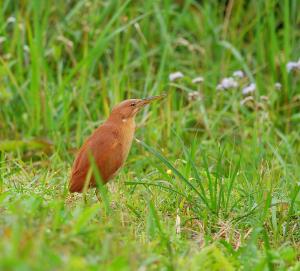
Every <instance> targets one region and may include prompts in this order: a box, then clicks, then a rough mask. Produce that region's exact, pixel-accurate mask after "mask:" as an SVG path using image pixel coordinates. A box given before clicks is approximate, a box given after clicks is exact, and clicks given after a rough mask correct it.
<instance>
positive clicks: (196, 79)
mask: <svg viewBox="0 0 300 271" xmlns="http://www.w3.org/2000/svg"><path fill="white" fill-rule="evenodd" d="M203 81H204V78H203V77H202V76H198V77H196V78H194V79H193V80H192V83H194V84H197V83H202V82H203Z"/></svg>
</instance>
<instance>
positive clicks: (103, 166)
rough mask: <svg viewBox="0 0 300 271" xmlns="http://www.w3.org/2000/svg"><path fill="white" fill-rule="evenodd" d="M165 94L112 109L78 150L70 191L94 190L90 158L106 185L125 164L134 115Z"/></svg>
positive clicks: (132, 132)
mask: <svg viewBox="0 0 300 271" xmlns="http://www.w3.org/2000/svg"><path fill="white" fill-rule="evenodd" d="M163 97H165V95H160V96H153V97H149V98H145V99H130V100H125V101H123V102H121V103H120V104H118V105H117V106H115V107H114V108H113V110H112V112H111V114H110V116H109V118H108V119H107V120H106V121H105V123H104V124H102V125H101V126H100V127H98V128H97V129H96V130H95V131H94V132H93V133H92V135H91V136H90V137H89V138H88V139H87V140H86V141H85V143H84V144H83V145H82V147H81V148H80V150H79V152H78V154H77V157H76V158H75V161H74V163H73V168H72V172H71V178H70V183H69V190H70V192H82V191H83V189H84V187H96V178H95V176H94V174H91V173H89V172H91V171H90V170H91V166H92V165H91V157H92V159H93V160H94V162H95V165H96V167H97V169H98V171H99V174H100V177H101V181H102V182H103V183H104V184H105V183H107V182H108V181H109V180H110V179H112V178H113V177H114V176H116V174H117V172H118V170H119V169H120V168H121V167H122V166H123V165H124V162H125V161H126V158H127V156H128V153H129V150H130V148H131V143H132V140H133V136H134V132H135V116H136V114H137V113H138V112H139V111H140V110H141V108H143V107H144V106H145V105H147V104H149V103H150V102H152V101H155V100H160V99H162V98H163Z"/></svg>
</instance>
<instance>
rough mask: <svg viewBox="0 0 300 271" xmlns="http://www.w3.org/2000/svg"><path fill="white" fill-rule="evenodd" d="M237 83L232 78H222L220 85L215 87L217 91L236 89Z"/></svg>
mask: <svg viewBox="0 0 300 271" xmlns="http://www.w3.org/2000/svg"><path fill="white" fill-rule="evenodd" d="M237 87H238V83H237V81H235V80H234V78H232V77H226V78H223V79H222V81H221V83H220V84H218V85H217V90H227V89H230V88H237Z"/></svg>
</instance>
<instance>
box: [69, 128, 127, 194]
mask: <svg viewBox="0 0 300 271" xmlns="http://www.w3.org/2000/svg"><path fill="white" fill-rule="evenodd" d="M118 138H119V131H118V130H117V129H115V128H114V127H111V126H109V125H102V126H100V127H99V128H98V129H97V130H96V131H95V132H94V133H93V134H92V135H91V137H89V138H88V139H87V141H86V142H85V143H84V144H83V146H82V147H81V149H80V150H79V152H78V155H77V157H76V159H75V161H74V164H73V168H72V173H71V180H70V187H69V189H70V191H71V192H81V191H82V189H83V187H84V183H85V181H86V175H87V173H88V171H89V168H90V154H91V155H92V156H93V158H94V159H95V163H96V165H97V167H98V169H99V170H100V172H99V173H100V174H101V177H102V179H103V181H104V182H106V181H108V179H109V178H110V177H111V175H112V174H113V173H114V171H117V169H118V168H119V167H120V166H121V165H122V150H121V149H122V146H121V143H120V141H119V140H118Z"/></svg>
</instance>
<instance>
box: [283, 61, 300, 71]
mask: <svg viewBox="0 0 300 271" xmlns="http://www.w3.org/2000/svg"><path fill="white" fill-rule="evenodd" d="M286 69H287V72H291V71H293V70H300V59H299V60H298V61H297V62H295V61H290V62H288V63H287V64H286Z"/></svg>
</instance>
